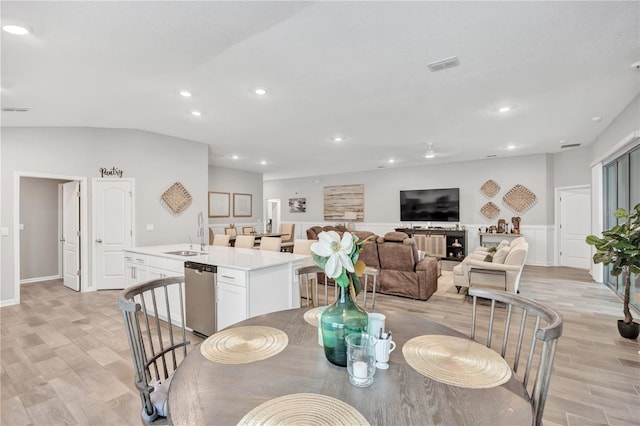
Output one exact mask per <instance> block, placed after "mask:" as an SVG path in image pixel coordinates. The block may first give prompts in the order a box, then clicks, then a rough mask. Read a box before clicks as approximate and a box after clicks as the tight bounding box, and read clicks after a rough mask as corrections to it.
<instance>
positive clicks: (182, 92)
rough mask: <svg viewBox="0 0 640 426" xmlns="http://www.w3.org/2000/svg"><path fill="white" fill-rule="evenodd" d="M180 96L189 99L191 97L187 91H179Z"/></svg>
mask: <svg viewBox="0 0 640 426" xmlns="http://www.w3.org/2000/svg"><path fill="white" fill-rule="evenodd" d="M180 95H181V96H184V97H185V98H190V97H191V92H189V91H187V90H181V91H180Z"/></svg>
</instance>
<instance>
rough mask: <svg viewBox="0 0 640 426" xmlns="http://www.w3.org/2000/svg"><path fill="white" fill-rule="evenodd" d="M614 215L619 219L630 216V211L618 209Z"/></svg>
mask: <svg viewBox="0 0 640 426" xmlns="http://www.w3.org/2000/svg"><path fill="white" fill-rule="evenodd" d="M613 215H614V216H615V217H617V218H618V219H620V218H627V217H629V213H627V211H626V210H625V209H618V210H616V211H615V212H614V213H613Z"/></svg>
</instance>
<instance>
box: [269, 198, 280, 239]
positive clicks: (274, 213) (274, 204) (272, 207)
mask: <svg viewBox="0 0 640 426" xmlns="http://www.w3.org/2000/svg"><path fill="white" fill-rule="evenodd" d="M269 220H271V232H278V229H280V200H278V199H268V200H267V223H269Z"/></svg>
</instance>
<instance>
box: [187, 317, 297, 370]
mask: <svg viewBox="0 0 640 426" xmlns="http://www.w3.org/2000/svg"><path fill="white" fill-rule="evenodd" d="M288 343H289V338H288V337H287V334H286V333H285V332H284V331H282V330H278V329H277V328H273V327H263V326H246V327H235V328H230V329H227V330H223V331H221V332H219V333H216V334H214V335H212V336H209V337H208V338H207V340H205V341H204V342H202V344H201V345H200V353H201V354H202V356H204V357H205V358H207V359H208V360H210V361H213V362H218V363H221V364H248V363H250V362H255V361H260V360H263V359H267V358H269V357H272V356H274V355H276V354H278V353H280V352H282V351H283V350H284V348H286V347H287V344H288Z"/></svg>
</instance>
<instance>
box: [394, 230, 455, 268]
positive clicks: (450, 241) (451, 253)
mask: <svg viewBox="0 0 640 426" xmlns="http://www.w3.org/2000/svg"><path fill="white" fill-rule="evenodd" d="M396 231H397V232H404V233H405V234H407V235H409V236H410V237H413V236H414V235H416V234H420V235H426V236H427V237H430V236H434V235H442V236H444V238H445V246H446V253H445V254H446V256H444V257H442V258H443V259H446V260H454V261H461V260H462V259H464V258H465V256H466V255H467V231H463V230H454V229H443V228H396Z"/></svg>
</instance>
